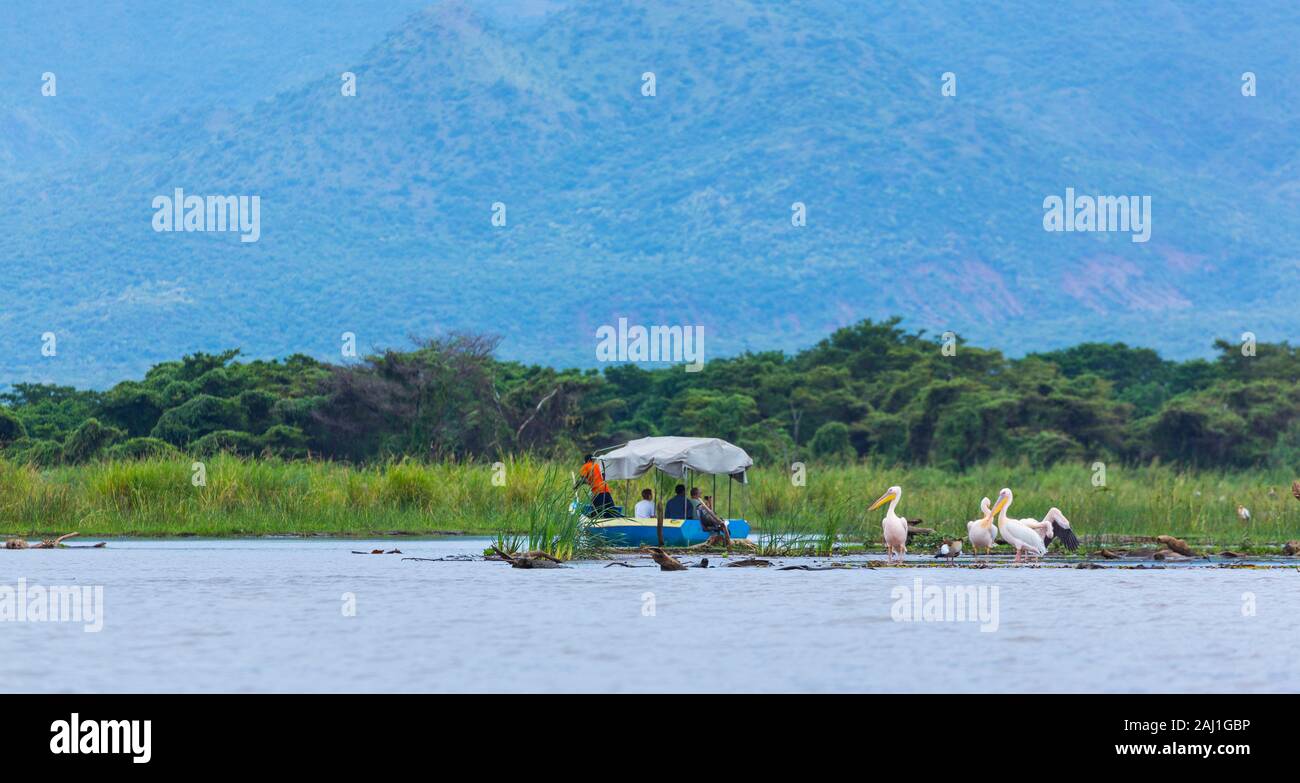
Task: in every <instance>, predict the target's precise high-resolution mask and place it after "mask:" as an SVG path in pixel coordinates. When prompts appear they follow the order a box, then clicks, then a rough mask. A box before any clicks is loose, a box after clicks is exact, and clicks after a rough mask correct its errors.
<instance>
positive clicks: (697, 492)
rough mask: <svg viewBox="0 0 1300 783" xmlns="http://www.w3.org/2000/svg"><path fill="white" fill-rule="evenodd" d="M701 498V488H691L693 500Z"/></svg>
mask: <svg viewBox="0 0 1300 783" xmlns="http://www.w3.org/2000/svg"><path fill="white" fill-rule="evenodd" d="M699 497H700V488H699V487H691V498H692V499H698V498H699Z"/></svg>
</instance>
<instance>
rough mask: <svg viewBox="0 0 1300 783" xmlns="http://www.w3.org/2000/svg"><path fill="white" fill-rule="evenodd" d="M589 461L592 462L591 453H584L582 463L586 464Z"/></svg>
mask: <svg viewBox="0 0 1300 783" xmlns="http://www.w3.org/2000/svg"><path fill="white" fill-rule="evenodd" d="M588 462H591V455H590V454H584V455H583V457H582V464H584V465H586V464H587V463H588Z"/></svg>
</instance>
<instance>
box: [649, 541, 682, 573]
mask: <svg viewBox="0 0 1300 783" xmlns="http://www.w3.org/2000/svg"><path fill="white" fill-rule="evenodd" d="M650 557H651V558H653V559H654V561H655V562H656V563H658V564H659V570H660V571H685V570H686V566H684V565H682V564H681V561H679V560H678V559H677V558H675V557H673V556H672V555H670V554H668V553H667V552H665V551H664V550H662V549H660V548H659V547H657V546H653V547H650Z"/></svg>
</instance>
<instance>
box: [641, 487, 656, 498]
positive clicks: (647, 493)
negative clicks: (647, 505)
mask: <svg viewBox="0 0 1300 783" xmlns="http://www.w3.org/2000/svg"><path fill="white" fill-rule="evenodd" d="M653 496H654V493H653V492H651V491H650V490H649V489H643V490H641V499H642V500H649V499H650V498H651V497H653Z"/></svg>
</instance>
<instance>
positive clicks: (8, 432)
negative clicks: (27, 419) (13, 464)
mask: <svg viewBox="0 0 1300 783" xmlns="http://www.w3.org/2000/svg"><path fill="white" fill-rule="evenodd" d="M25 437H27V428H26V427H24V426H23V423H22V421H20V420H19V419H18V417H17V416H15V415H14V414H13V412H12V411H10V410H9V409H8V408H3V407H0V447H4V446H7V445H9V444H10V443H13V442H14V441H16V440H19V439H21V438H25Z"/></svg>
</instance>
